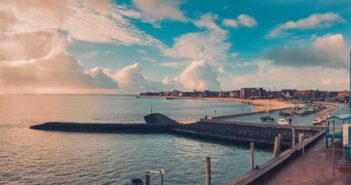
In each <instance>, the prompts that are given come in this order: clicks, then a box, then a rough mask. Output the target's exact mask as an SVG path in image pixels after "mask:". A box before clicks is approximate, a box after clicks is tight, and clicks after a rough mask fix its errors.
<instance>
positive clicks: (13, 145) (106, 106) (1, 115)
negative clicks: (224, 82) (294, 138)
mask: <svg viewBox="0 0 351 185" xmlns="http://www.w3.org/2000/svg"><path fill="white" fill-rule="evenodd" d="M253 110H254V107H252V106H250V105H243V104H239V103H234V102H223V101H206V100H199V99H175V100H169V99H168V100H167V99H165V98H136V97H135V96H127V95H0V184H117V185H130V184H131V179H133V178H140V179H142V180H144V178H145V173H146V172H147V171H149V170H159V169H162V170H164V171H165V175H164V184H165V185H188V184H189V185H197V184H204V181H205V158H206V157H211V169H212V184H214V185H222V184H226V183H228V182H230V181H231V180H233V179H235V178H236V177H239V176H240V175H242V174H244V173H245V172H247V171H248V170H249V147H248V146H247V147H246V146H238V145H233V144H224V143H220V142H213V141H207V140H198V139H192V138H187V137H180V136H174V135H169V134H91V133H89V134H88V133H65V132H52V131H39V130H31V129H30V128H29V127H30V126H31V125H35V124H41V123H44V122H49V121H62V122H87V123H118V124H124V123H144V119H143V117H144V116H145V115H147V114H149V113H150V112H158V113H162V114H165V115H167V116H169V117H171V118H173V119H177V120H199V119H200V118H203V117H205V116H206V115H207V116H219V115H227V114H235V113H244V112H250V111H253ZM271 155H272V154H271V151H270V150H262V149H255V163H256V164H262V163H264V162H266V161H267V160H269V159H270V158H271ZM151 184H153V185H157V184H160V176H159V175H158V174H152V176H151Z"/></svg>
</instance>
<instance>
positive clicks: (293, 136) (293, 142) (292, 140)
mask: <svg viewBox="0 0 351 185" xmlns="http://www.w3.org/2000/svg"><path fill="white" fill-rule="evenodd" d="M294 146H295V128H294V127H291V148H293V147H294Z"/></svg>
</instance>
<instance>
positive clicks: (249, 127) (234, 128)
mask: <svg viewBox="0 0 351 185" xmlns="http://www.w3.org/2000/svg"><path fill="white" fill-rule="evenodd" d="M172 128H173V129H172V131H173V132H174V133H177V134H182V135H188V136H193V137H200V138H206V139H215V140H221V141H229V142H234V143H238V144H245V145H248V144H249V143H250V142H254V143H255V145H256V146H262V147H273V145H274V138H275V137H276V136H278V135H279V134H280V136H281V145H282V147H283V148H288V147H290V146H291V138H292V128H294V129H295V142H297V140H298V134H299V133H304V134H305V136H306V137H311V136H313V135H315V134H316V133H318V132H319V131H320V129H319V128H318V127H310V126H307V127H304V126H298V127H290V126H280V125H267V124H255V123H243V122H229V121H216V120H208V121H205V120H202V121H201V122H198V123H195V124H190V125H178V126H177V127H176V128H174V127H172Z"/></svg>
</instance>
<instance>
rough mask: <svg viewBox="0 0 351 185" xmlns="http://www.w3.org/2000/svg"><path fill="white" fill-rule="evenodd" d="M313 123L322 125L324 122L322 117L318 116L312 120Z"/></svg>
mask: <svg viewBox="0 0 351 185" xmlns="http://www.w3.org/2000/svg"><path fill="white" fill-rule="evenodd" d="M312 124H313V125H321V124H322V120H321V119H320V118H316V119H314V120H313V121H312Z"/></svg>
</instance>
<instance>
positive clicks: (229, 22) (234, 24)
mask: <svg viewBox="0 0 351 185" xmlns="http://www.w3.org/2000/svg"><path fill="white" fill-rule="evenodd" d="M222 24H223V25H224V26H227V27H233V28H236V27H238V25H239V24H238V22H237V21H236V20H235V19H224V20H223V21H222Z"/></svg>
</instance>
